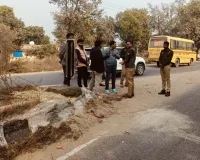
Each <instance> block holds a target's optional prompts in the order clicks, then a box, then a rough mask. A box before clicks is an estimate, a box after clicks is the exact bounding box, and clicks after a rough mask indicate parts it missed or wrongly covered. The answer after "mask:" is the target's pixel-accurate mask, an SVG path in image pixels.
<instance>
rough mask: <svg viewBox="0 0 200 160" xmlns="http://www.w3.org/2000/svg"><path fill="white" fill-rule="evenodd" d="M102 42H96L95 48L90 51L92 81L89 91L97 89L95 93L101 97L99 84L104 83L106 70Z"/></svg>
mask: <svg viewBox="0 0 200 160" xmlns="http://www.w3.org/2000/svg"><path fill="white" fill-rule="evenodd" d="M101 45H102V42H101V41H99V40H97V41H95V44H94V48H92V49H91V51H90V60H91V65H90V69H91V71H92V79H91V80H90V84H89V90H91V91H92V90H93V88H94V87H95V89H94V91H95V93H96V94H97V95H99V86H100V85H99V84H100V83H101V81H102V75H103V72H104V70H105V67H104V58H103V54H102V52H101V47H102V46H101Z"/></svg>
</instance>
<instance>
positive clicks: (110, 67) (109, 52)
mask: <svg viewBox="0 0 200 160" xmlns="http://www.w3.org/2000/svg"><path fill="white" fill-rule="evenodd" d="M103 56H104V59H105V62H106V91H105V93H106V94H108V95H109V94H110V91H109V81H110V77H111V75H112V92H113V93H114V94H117V90H116V88H115V82H116V70H117V59H120V55H119V53H118V52H117V50H116V42H115V41H111V42H110V47H109V48H107V49H105V50H104V53H103Z"/></svg>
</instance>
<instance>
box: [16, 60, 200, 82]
mask: <svg viewBox="0 0 200 160" xmlns="http://www.w3.org/2000/svg"><path fill="white" fill-rule="evenodd" d="M199 68H200V63H199V62H196V63H193V64H192V66H180V67H179V68H172V74H177V73H183V72H190V71H197V70H199ZM158 74H159V68H157V67H156V65H155V64H150V65H147V68H146V71H145V73H144V75H143V76H144V77H147V76H155V75H158ZM136 78H140V77H138V76H136ZM13 79H14V80H15V81H16V82H17V83H19V84H28V83H30V82H31V83H33V84H36V85H57V84H62V82H63V73H62V72H44V73H32V74H20V75H15V76H13ZM71 84H72V85H76V79H72V81H71Z"/></svg>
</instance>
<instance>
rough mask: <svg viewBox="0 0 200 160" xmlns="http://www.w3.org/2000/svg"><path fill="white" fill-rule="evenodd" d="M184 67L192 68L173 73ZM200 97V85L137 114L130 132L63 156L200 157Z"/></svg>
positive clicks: (84, 159)
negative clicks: (156, 106) (72, 154)
mask: <svg viewBox="0 0 200 160" xmlns="http://www.w3.org/2000/svg"><path fill="white" fill-rule="evenodd" d="M197 66H199V64H196V67H197ZM192 67H193V68H191V69H195V68H196V67H195V66H192ZM149 68H151V70H154V67H152V66H150V67H149ZM183 70H184V72H189V71H190V70H189V69H188V68H186V69H184V68H180V70H178V69H174V70H173V73H174V74H175V73H177V72H183ZM147 73H148V72H147ZM199 97H200V86H195V87H194V88H192V89H191V90H190V91H188V92H185V94H183V95H182V96H181V97H177V98H178V99H176V100H175V99H173V101H169V102H164V104H163V106H159V107H158V108H154V109H149V110H147V111H144V112H140V113H139V114H137V116H136V117H135V119H134V120H133V121H130V123H131V125H130V128H129V129H128V130H127V132H126V133H122V134H113V135H112V136H103V137H101V138H100V139H98V140H96V141H95V142H93V143H91V144H89V145H88V146H86V147H85V148H84V149H83V150H81V151H79V152H78V153H76V154H75V155H74V156H72V157H70V158H66V159H63V160H79V159H81V160H93V159H95V160H200V132H199V131H200V116H199V115H200V100H199ZM59 160H60V159H59Z"/></svg>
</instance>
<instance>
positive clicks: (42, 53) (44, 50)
mask: <svg viewBox="0 0 200 160" xmlns="http://www.w3.org/2000/svg"><path fill="white" fill-rule="evenodd" d="M25 52H26V55H27V56H36V57H37V58H39V59H43V58H45V57H48V56H51V55H54V54H57V53H58V50H57V48H56V45H54V44H45V45H41V46H36V47H34V48H32V49H27V50H26V51H25Z"/></svg>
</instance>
